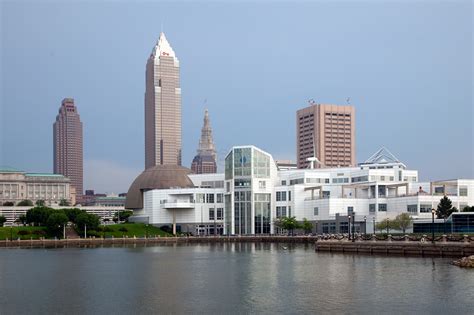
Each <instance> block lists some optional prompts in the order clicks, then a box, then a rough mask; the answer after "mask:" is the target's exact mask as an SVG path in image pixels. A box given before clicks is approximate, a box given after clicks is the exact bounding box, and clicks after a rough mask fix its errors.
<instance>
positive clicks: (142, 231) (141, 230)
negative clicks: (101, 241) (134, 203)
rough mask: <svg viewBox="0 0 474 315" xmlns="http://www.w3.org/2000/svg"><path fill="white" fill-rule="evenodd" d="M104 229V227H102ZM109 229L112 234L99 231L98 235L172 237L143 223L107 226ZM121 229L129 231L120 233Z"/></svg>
mask: <svg viewBox="0 0 474 315" xmlns="http://www.w3.org/2000/svg"><path fill="white" fill-rule="evenodd" d="M102 227H103V226H102ZM106 228H107V229H111V230H112V231H111V232H102V231H97V233H98V234H99V235H100V236H104V235H105V237H112V236H113V237H122V236H128V237H134V236H136V237H145V236H146V235H148V237H154V236H155V235H156V236H161V237H162V236H171V234H169V233H166V232H164V231H162V230H161V229H159V228H157V227H155V226H152V225H147V224H143V223H122V224H114V225H107V226H106ZM121 228H126V229H127V231H126V232H124V231H119V229H121Z"/></svg>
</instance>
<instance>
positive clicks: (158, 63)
mask: <svg viewBox="0 0 474 315" xmlns="http://www.w3.org/2000/svg"><path fill="white" fill-rule="evenodd" d="M145 81H146V88H145V168H149V167H152V166H155V165H164V164H170V165H181V88H180V82H179V81H180V80H179V60H178V58H177V57H176V54H175V53H174V51H173V48H171V46H170V44H169V43H168V41H167V40H166V37H165V34H164V33H161V34H160V38H159V40H158V42H157V43H156V45H155V47H153V50H152V52H151V55H150V57H149V58H148V61H147V64H146V78H145Z"/></svg>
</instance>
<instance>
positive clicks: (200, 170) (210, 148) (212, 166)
mask: <svg viewBox="0 0 474 315" xmlns="http://www.w3.org/2000/svg"><path fill="white" fill-rule="evenodd" d="M191 170H192V171H193V172H194V173H196V174H207V173H216V172H217V164H216V148H215V146H214V141H213V139H212V129H211V123H210V121H209V113H208V111H207V109H206V111H205V113H204V125H203V126H202V129H201V139H200V140H199V148H198V150H197V155H196V156H195V157H194V159H193V163H192V164H191Z"/></svg>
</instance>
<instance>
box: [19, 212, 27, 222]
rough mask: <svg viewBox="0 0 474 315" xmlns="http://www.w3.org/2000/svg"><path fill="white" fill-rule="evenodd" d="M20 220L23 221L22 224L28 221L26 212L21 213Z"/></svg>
mask: <svg viewBox="0 0 474 315" xmlns="http://www.w3.org/2000/svg"><path fill="white" fill-rule="evenodd" d="M18 220H19V221H20V222H21V224H23V225H26V223H27V221H26V214H22V215H20V217H19V218H18Z"/></svg>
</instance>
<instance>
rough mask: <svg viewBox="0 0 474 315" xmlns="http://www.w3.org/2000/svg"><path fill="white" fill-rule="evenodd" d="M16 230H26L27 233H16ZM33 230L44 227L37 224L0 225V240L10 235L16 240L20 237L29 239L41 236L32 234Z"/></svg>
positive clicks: (42, 229) (43, 228)
mask: <svg viewBox="0 0 474 315" xmlns="http://www.w3.org/2000/svg"><path fill="white" fill-rule="evenodd" d="M18 231H28V232H29V233H28V234H27V235H18ZM34 231H45V232H46V228H45V227H39V226H14V227H11V228H10V227H0V240H5V239H10V235H13V239H14V240H17V239H18V238H20V239H21V240H29V239H34V240H36V239H39V238H40V237H41V236H44V235H40V234H33V232H34Z"/></svg>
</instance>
